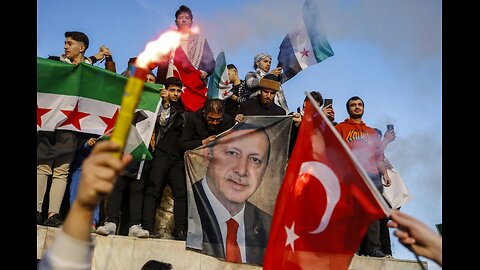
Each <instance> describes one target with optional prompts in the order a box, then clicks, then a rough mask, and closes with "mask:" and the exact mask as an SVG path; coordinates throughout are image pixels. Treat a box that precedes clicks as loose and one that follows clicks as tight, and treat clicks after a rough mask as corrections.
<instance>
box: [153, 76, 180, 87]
mask: <svg viewBox="0 0 480 270" xmlns="http://www.w3.org/2000/svg"><path fill="white" fill-rule="evenodd" d="M154 76H155V75H154ZM164 84H165V88H168V87H169V86H170V85H175V86H178V87H180V88H182V87H183V83H182V81H181V80H180V79H179V78H175V77H168V78H166V79H165V83H164Z"/></svg>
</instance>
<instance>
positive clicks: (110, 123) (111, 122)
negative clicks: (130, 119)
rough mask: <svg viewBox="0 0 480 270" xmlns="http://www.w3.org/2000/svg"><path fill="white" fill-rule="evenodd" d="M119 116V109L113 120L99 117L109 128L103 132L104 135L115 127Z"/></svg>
mask: <svg viewBox="0 0 480 270" xmlns="http://www.w3.org/2000/svg"><path fill="white" fill-rule="evenodd" d="M117 116H118V108H117V109H116V110H115V113H114V114H113V116H112V118H108V117H105V116H99V117H100V118H101V119H102V120H103V122H105V124H107V127H106V128H105V130H104V131H103V133H105V132H107V131H108V130H110V129H112V128H113V126H114V125H115V121H116V120H117Z"/></svg>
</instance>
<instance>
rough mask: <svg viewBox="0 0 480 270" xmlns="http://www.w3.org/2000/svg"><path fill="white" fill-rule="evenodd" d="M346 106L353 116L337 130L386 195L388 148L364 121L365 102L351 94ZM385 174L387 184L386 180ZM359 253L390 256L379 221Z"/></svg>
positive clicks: (380, 190) (365, 239) (365, 238)
mask: <svg viewBox="0 0 480 270" xmlns="http://www.w3.org/2000/svg"><path fill="white" fill-rule="evenodd" d="M346 106H347V112H348V115H349V117H348V118H347V119H345V120H344V121H343V122H341V123H339V124H337V125H336V126H335V129H336V130H337V131H338V133H339V134H340V136H341V137H342V139H343V140H345V142H346V143H347V145H348V146H349V147H350V149H351V150H352V152H353V154H354V155H355V156H356V157H357V158H358V160H359V162H360V164H361V165H362V167H363V168H364V169H365V171H366V172H367V174H368V176H369V177H370V179H371V180H372V182H373V184H375V187H376V188H377V189H378V191H379V192H380V194H382V191H383V186H386V187H388V186H390V184H391V180H390V177H389V176H388V174H387V170H386V168H385V162H384V159H385V156H384V154H383V149H384V147H382V142H381V140H380V137H379V136H378V135H377V132H376V131H375V130H374V129H373V128H371V127H369V126H367V125H366V124H365V122H363V121H362V117H363V113H364V103H363V100H362V99H361V98H360V97H357V96H353V97H351V98H350V99H348V101H347V104H346ZM382 176H383V180H384V182H385V183H384V184H383V183H382ZM359 253H360V255H366V256H370V257H387V254H384V253H383V252H382V250H381V246H380V223H379V221H378V220H375V221H374V222H373V223H372V224H370V225H369V226H368V230H367V233H366V235H365V237H364V239H363V241H362V244H361V247H360V249H359Z"/></svg>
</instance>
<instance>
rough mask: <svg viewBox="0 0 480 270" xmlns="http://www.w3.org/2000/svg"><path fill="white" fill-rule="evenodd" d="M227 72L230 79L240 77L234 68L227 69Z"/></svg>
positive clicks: (230, 80)
mask: <svg viewBox="0 0 480 270" xmlns="http://www.w3.org/2000/svg"><path fill="white" fill-rule="evenodd" d="M227 72H228V81H229V82H234V81H235V80H236V79H237V77H238V73H237V70H236V69H234V68H230V69H228V70H227Z"/></svg>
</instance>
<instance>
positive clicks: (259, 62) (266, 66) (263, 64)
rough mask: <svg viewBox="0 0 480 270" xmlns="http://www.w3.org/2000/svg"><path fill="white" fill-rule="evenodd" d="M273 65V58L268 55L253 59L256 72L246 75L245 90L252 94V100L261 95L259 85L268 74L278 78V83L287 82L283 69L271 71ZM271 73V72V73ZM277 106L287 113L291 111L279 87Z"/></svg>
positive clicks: (256, 56)
mask: <svg viewBox="0 0 480 270" xmlns="http://www.w3.org/2000/svg"><path fill="white" fill-rule="evenodd" d="M271 64H272V56H271V55H269V54H267V53H263V52H261V53H258V54H257V55H255V57H254V58H253V68H254V69H255V71H249V72H248V73H247V74H246V75H245V88H246V90H247V91H248V93H250V98H254V97H256V96H258V95H259V94H260V89H259V87H258V86H259V85H258V84H259V83H260V79H261V78H263V77H264V76H265V75H267V74H272V75H275V76H276V77H277V81H279V82H280V84H282V83H283V82H285V81H286V80H287V77H286V76H285V74H283V72H282V68H281V67H277V68H274V69H272V71H270V65H271ZM269 71H270V72H269ZM274 102H275V104H277V105H278V106H280V107H282V108H283V109H284V110H285V111H287V112H288V111H289V109H288V105H287V100H286V98H285V94H284V92H283V90H282V87H281V86H280V87H279V90H278V93H277V95H276V96H275V99H274Z"/></svg>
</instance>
